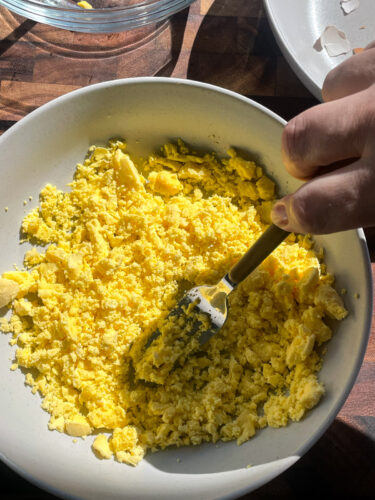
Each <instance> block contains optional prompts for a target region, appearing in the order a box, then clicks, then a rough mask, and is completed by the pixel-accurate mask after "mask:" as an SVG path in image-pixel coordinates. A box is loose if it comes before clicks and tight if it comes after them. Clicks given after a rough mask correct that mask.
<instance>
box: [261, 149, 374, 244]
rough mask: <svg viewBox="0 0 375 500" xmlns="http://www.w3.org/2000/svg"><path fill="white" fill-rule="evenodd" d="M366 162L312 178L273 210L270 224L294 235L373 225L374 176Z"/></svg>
mask: <svg viewBox="0 0 375 500" xmlns="http://www.w3.org/2000/svg"><path fill="white" fill-rule="evenodd" d="M371 167H372V165H371V164H370V163H369V162H368V160H364V159H360V160H358V161H356V162H354V163H352V164H351V165H348V166H347V167H343V168H341V169H338V170H335V171H333V172H330V173H327V174H325V175H322V176H320V177H316V178H314V179H312V180H311V181H309V182H306V183H305V184H303V185H302V186H301V187H300V188H299V189H298V190H297V191H296V192H295V193H293V194H290V195H288V196H285V197H284V198H282V199H281V200H279V201H278V202H277V203H276V204H275V205H274V207H273V210H272V213H271V218H272V221H273V222H274V224H276V225H277V226H279V227H281V228H282V229H285V230H286V231H291V232H295V233H304V234H306V233H311V234H328V233H334V232H336V231H344V230H347V229H353V228H356V227H360V226H371V225H375V203H374V192H375V175H374V172H373V169H372V168H371Z"/></svg>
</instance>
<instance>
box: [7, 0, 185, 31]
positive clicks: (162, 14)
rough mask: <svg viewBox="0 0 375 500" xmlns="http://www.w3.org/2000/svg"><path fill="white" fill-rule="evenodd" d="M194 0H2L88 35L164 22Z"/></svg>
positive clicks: (20, 11)
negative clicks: (86, 4)
mask: <svg viewBox="0 0 375 500" xmlns="http://www.w3.org/2000/svg"><path fill="white" fill-rule="evenodd" d="M193 1H194V0H90V4H91V5H92V7H93V8H92V9H83V8H81V7H79V6H78V5H76V3H75V1H73V0H0V5H3V6H4V7H7V8H8V9H9V10H11V11H13V12H15V13H16V14H20V15H21V16H23V17H26V18H28V19H32V20H34V21H37V22H40V23H44V24H49V25H51V26H56V27H58V28H63V29H67V30H71V31H80V32H84V33H115V32H120V31H127V30H131V29H134V28H139V27H141V26H145V25H146V24H150V23H155V22H158V21H162V20H163V19H166V18H168V17H170V16H171V15H172V14H175V13H176V12H178V11H180V10H182V9H184V8H185V7H187V6H188V5H190V4H191V3H192V2H193Z"/></svg>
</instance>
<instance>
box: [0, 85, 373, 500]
mask: <svg viewBox="0 0 375 500" xmlns="http://www.w3.org/2000/svg"><path fill="white" fill-rule="evenodd" d="M283 125H284V122H283V120H282V119H281V118H279V117H277V116H276V115H275V114H273V113H272V112H270V111H268V110H267V109H265V108H263V107H262V106H260V105H259V104H256V103H254V102H252V101H250V100H249V99H246V98H244V97H241V96H240V95H238V94H234V93H233V92H229V91H226V90H223V89H220V88H218V87H213V86H210V85H205V84H202V83H197V82H189V81H183V80H173V79H156V78H136V79H129V80H118V81H112V82H105V83H101V84H98V85H93V86H91V87H86V88H83V89H81V90H78V91H75V92H72V93H70V94H67V95H65V96H63V97H60V98H58V99H56V100H55V101H52V102H50V103H48V104H46V105H44V106H42V107H41V108H39V109H38V110H36V111H34V112H33V113H31V114H30V115H28V116H27V117H26V118H24V119H23V120H21V121H20V122H19V123H18V124H16V125H15V126H13V127H12V128H11V129H10V130H9V131H8V132H6V133H5V134H4V135H3V136H2V137H1V139H0V158H1V164H0V175H1V184H0V200H1V205H2V206H1V207H0V208H1V210H0V234H1V240H2V244H1V247H0V263H1V264H0V273H1V272H3V271H5V270H7V269H9V268H10V267H11V266H12V264H13V263H14V262H16V263H18V264H19V265H20V264H21V263H22V257H23V254H24V251H25V248H24V247H22V246H20V245H19V234H18V231H19V227H20V223H21V220H22V217H23V216H24V211H25V207H24V206H23V200H24V199H27V198H28V197H29V196H30V195H32V196H33V197H34V200H37V198H38V193H39V191H40V189H41V188H42V187H43V186H44V185H45V184H46V183H47V182H51V183H54V184H57V186H58V187H61V188H63V187H64V185H65V183H67V182H68V181H69V180H70V179H71V177H72V174H73V171H74V167H75V164H76V163H77V162H78V161H81V160H82V159H83V157H84V155H85V153H86V151H87V148H88V147H89V146H90V145H91V144H95V143H98V142H99V141H101V142H103V141H105V140H106V139H108V138H110V137H113V136H122V137H124V138H126V139H127V141H128V143H129V150H130V151H132V152H134V153H135V154H147V153H148V152H151V151H153V150H154V148H155V147H157V146H159V145H160V144H162V143H163V142H165V141H166V140H168V139H173V138H177V137H182V138H184V139H185V140H186V141H188V142H189V143H191V144H193V145H195V146H201V147H203V148H206V149H208V150H216V151H217V152H218V153H221V154H224V153H225V151H226V150H227V148H228V147H229V146H235V147H237V148H240V149H242V150H244V151H247V152H248V153H249V154H251V155H253V156H256V158H257V160H258V161H259V162H260V163H262V164H263V165H265V166H266V167H267V170H268V172H269V173H270V174H271V175H272V176H273V177H274V178H275V179H276V180H277V182H278V183H279V186H280V190H281V193H283V192H286V191H291V190H293V189H295V188H296V187H297V186H298V184H299V183H298V182H297V181H296V180H294V179H292V178H290V177H289V176H288V175H287V174H286V173H285V171H284V168H283V165H282V161H281V156H280V138H281V133H282V128H283ZM36 203H37V202H36V201H35V202H31V203H30V205H33V206H34V205H36ZM5 206H8V207H9V211H8V212H7V213H5V212H4V210H3V207H5ZM27 208H28V209H29V207H27ZM316 239H317V241H318V243H319V244H322V245H323V246H324V247H325V248H326V255H327V264H328V266H329V268H330V269H331V270H332V271H334V273H335V274H336V276H337V286H338V288H339V289H340V288H341V287H345V288H347V289H348V291H349V293H348V294H347V296H346V299H345V301H346V305H347V307H348V309H349V311H350V315H349V316H348V318H347V319H346V320H345V321H343V322H342V323H341V324H340V325H339V328H338V329H337V330H338V331H336V333H335V335H334V337H333V339H332V340H331V341H330V342H329V346H328V353H327V355H326V358H325V362H324V366H323V369H322V370H321V372H320V375H319V376H320V379H321V380H322V381H323V382H324V384H325V386H326V390H327V393H326V395H325V397H324V398H323V399H322V401H321V402H320V404H319V405H318V406H317V407H316V408H315V409H314V410H313V411H311V412H310V413H309V414H308V415H307V417H306V418H305V419H304V420H303V421H302V422H299V423H293V424H291V425H289V426H288V427H286V428H282V429H270V428H268V429H265V430H263V431H261V432H258V434H257V435H256V437H254V438H253V439H251V440H250V441H248V442H247V443H245V444H243V445H242V446H240V447H238V446H237V445H236V444H235V443H233V442H232V443H226V444H220V446H219V447H218V448H216V447H215V446H214V445H208V444H207V445H203V446H199V447H189V448H180V449H178V450H173V449H171V450H167V451H164V452H160V453H156V454H151V453H150V454H148V455H147V456H146V458H145V460H144V461H143V462H142V463H141V464H140V465H139V466H138V467H136V468H131V467H127V466H125V465H121V464H119V463H116V462H115V461H112V460H109V461H108V460H105V461H100V460H98V459H97V458H95V456H94V455H93V453H92V452H91V450H90V449H89V448H90V444H91V439H89V438H88V439H87V440H86V441H85V442H83V441H81V440H80V441H79V442H78V443H76V444H73V443H72V439H71V438H69V437H68V436H66V435H64V434H59V433H58V432H49V431H48V430H47V422H48V415H47V414H46V413H45V412H44V411H43V410H42V409H41V408H40V399H39V397H38V396H33V395H32V394H31V393H30V389H29V388H27V387H25V385H24V377H23V375H22V374H21V373H20V372H19V371H18V370H17V371H16V372H11V371H10V370H9V367H10V364H11V361H10V358H12V354H13V348H11V347H10V346H9V345H8V338H7V337H6V336H5V335H2V334H1V335H0V380H1V384H0V401H1V410H0V429H1V432H0V453H1V458H2V460H4V462H5V463H7V464H8V465H10V467H12V468H13V469H15V470H16V471H17V472H19V473H20V474H21V475H23V476H24V477H26V478H27V479H29V480H30V481H32V482H34V483H36V484H38V485H39V486H41V487H43V488H46V489H48V490H50V491H52V492H53V493H55V494H57V495H60V496H66V497H77V498H84V499H90V500H96V499H97V500H107V499H108V500H109V499H111V500H115V499H118V498H121V499H129V500H130V499H131V500H134V499H142V500H146V499H156V498H157V499H160V498H163V499H175V498H179V497H180V498H183V499H184V500H187V499H197V498H202V499H203V498H204V499H205V500H209V499H219V498H220V499H222V498H235V497H237V496H239V495H241V494H244V493H245V492H248V491H251V490H254V489H256V488H257V487H259V486H261V485H262V484H264V483H266V482H267V481H270V480H271V479H272V478H274V477H275V476H277V475H278V474H280V473H281V472H283V471H284V470H285V469H287V468H288V467H290V466H291V465H292V464H293V463H295V462H296V461H297V460H298V458H299V457H301V455H302V454H304V453H305V452H306V451H307V450H308V449H309V448H310V447H311V446H312V445H313V444H314V442H315V441H316V440H317V439H318V438H319V437H320V436H321V435H322V433H323V432H324V431H325V430H326V429H327V427H328V426H329V425H330V424H331V422H332V421H333V419H334V417H335V416H336V414H337V413H338V411H339V410H340V408H341V406H342V405H343V403H344V401H345V399H346V397H347V396H348V394H349V391H350V390H351V388H352V386H353V384H354V381H355V378H356V376H357V373H358V371H359V368H360V365H361V363H362V359H363V356H364V352H365V348H366V345H367V340H368V335H369V330H370V321H371V308H372V296H371V294H372V292H371V270H370V264H369V259H368V253H367V247H366V242H365V238H364V235H363V232H362V231H347V232H344V233H339V234H335V235H331V236H320V237H318V238H316ZM354 293H359V294H360V299H355V298H354ZM177 457H178V458H180V459H181V462H177V461H176V458H177ZM249 463H250V464H253V467H251V468H249V469H248V468H246V465H247V464H249Z"/></svg>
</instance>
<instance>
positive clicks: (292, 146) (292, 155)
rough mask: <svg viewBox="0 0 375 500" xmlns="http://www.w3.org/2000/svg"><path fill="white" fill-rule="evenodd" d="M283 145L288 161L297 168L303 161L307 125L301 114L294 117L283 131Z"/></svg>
mask: <svg viewBox="0 0 375 500" xmlns="http://www.w3.org/2000/svg"><path fill="white" fill-rule="evenodd" d="M283 139H284V145H285V146H286V153H287V156H288V158H289V161H290V162H291V163H292V164H294V165H296V166H298V164H299V163H302V162H303V161H304V159H305V151H306V148H307V145H308V144H307V141H308V123H307V121H306V119H305V117H304V115H303V114H301V115H298V116H296V117H295V118H293V120H291V121H290V122H289V123H288V125H287V126H286V127H285V129H284V137H283Z"/></svg>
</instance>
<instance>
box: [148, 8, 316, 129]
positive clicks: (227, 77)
mask: <svg viewBox="0 0 375 500" xmlns="http://www.w3.org/2000/svg"><path fill="white" fill-rule="evenodd" d="M210 1H211V0H207V2H205V4H207V5H208V3H209V2H210ZM202 5H204V4H202ZM196 11H197V7H196V6H195V5H193V6H192V7H191V11H190V13H189V16H188V19H187V22H186V19H185V18H184V22H186V26H185V25H184V22H182V18H181V17H180V16H179V15H177V16H175V17H174V18H173V19H172V27H173V28H174V30H175V33H178V37H176V38H175V39H173V40H172V54H173V55H174V57H173V62H174V61H176V54H178V53H179V51H180V50H182V58H184V57H186V61H185V62H183V64H182V65H183V66H184V65H186V69H185V71H181V68H179V71H178V74H177V75H176V76H179V73H182V74H183V73H185V74H183V77H184V76H186V77H187V78H189V79H192V80H197V81H202V82H206V83H211V84H214V85H219V86H221V87H225V88H227V89H230V90H233V91H235V92H238V93H240V94H243V95H245V96H248V97H250V98H252V99H255V100H257V101H258V102H260V103H261V104H263V105H265V106H267V107H268V108H270V109H272V110H273V111H275V112H276V113H278V114H280V115H281V116H283V117H284V118H285V119H287V120H288V119H290V118H291V117H293V116H295V115H296V114H298V113H299V112H301V111H303V110H305V109H306V108H308V107H310V106H313V105H315V104H317V103H318V101H317V100H316V99H315V98H314V97H313V96H312V95H311V94H310V93H309V92H308V90H306V89H305V87H304V86H303V85H302V83H301V82H300V81H299V80H298V78H297V77H296V76H295V74H294V73H293V71H292V69H291V68H290V67H289V65H288V64H287V63H286V61H285V59H284V57H283V56H282V55H281V52H280V49H279V48H278V46H277V43H276V41H275V39H274V36H273V34H272V32H271V29H270V26H269V24H268V21H267V19H266V17H265V13H264V9H263V3H262V1H261V0H252V1H251V2H249V1H248V0H215V1H213V3H212V5H211V6H210V7H209V8H208V10H207V12H206V13H205V15H204V17H203V20H202V21H201V22H200V21H199V20H198V19H197V18H200V17H201V15H200V13H197V12H196ZM197 24H199V28H198V29H197ZM185 28H186V30H187V32H188V33H189V36H191V37H194V41H193V46H192V49H191V50H189V51H186V50H185V47H184V46H183V44H182V38H183V33H182V29H185ZM196 31H197V32H196ZM177 41H178V43H177ZM181 44H182V45H181ZM184 52H187V53H186V56H184ZM179 63H181V57H180V60H179ZM172 74H175V71H173V63H170V64H169V65H167V66H166V67H164V68H163V69H162V70H161V71H160V72H159V73H158V74H157V75H158V76H171V75H172Z"/></svg>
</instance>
